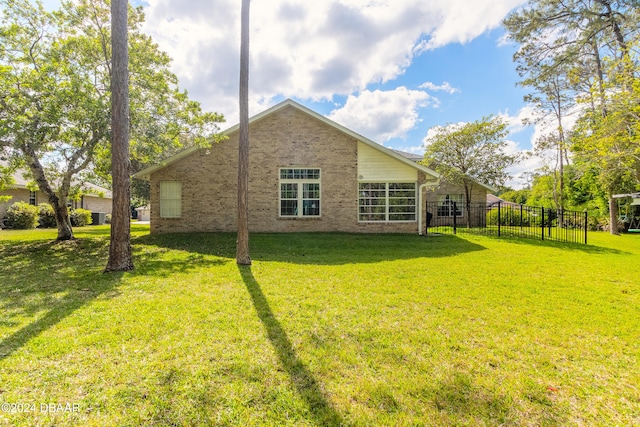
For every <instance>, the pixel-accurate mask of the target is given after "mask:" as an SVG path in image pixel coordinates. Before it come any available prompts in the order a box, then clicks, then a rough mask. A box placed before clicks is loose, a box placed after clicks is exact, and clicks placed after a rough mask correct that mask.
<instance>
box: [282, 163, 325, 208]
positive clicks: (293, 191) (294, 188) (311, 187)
mask: <svg viewBox="0 0 640 427" xmlns="http://www.w3.org/2000/svg"><path fill="white" fill-rule="evenodd" d="M280 216H282V217H293V218H300V217H303V218H304V217H318V216H320V169H293V168H291V169H280Z"/></svg>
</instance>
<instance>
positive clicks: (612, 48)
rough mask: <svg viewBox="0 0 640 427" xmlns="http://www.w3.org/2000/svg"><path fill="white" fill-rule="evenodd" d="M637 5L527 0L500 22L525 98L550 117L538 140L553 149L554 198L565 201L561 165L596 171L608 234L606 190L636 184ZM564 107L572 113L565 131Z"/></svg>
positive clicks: (639, 181)
mask: <svg viewBox="0 0 640 427" xmlns="http://www.w3.org/2000/svg"><path fill="white" fill-rule="evenodd" d="M638 6H640V4H639V3H638V0H529V2H528V3H527V5H525V7H523V8H521V9H518V10H516V11H514V12H512V13H511V14H510V15H509V16H508V17H507V18H506V19H505V20H504V25H505V28H506V29H507V32H508V35H509V37H510V39H511V40H512V41H514V42H516V43H517V44H518V45H519V48H518V51H517V52H516V54H515V55H514V60H515V62H516V64H517V70H518V72H519V73H520V76H521V77H522V81H521V82H520V84H521V85H522V86H524V87H527V88H529V89H530V90H531V92H530V94H529V95H527V97H525V100H527V101H531V102H532V104H533V105H534V106H535V107H536V108H537V110H538V112H539V115H541V116H544V115H549V114H552V115H553V116H554V117H555V119H556V122H557V128H556V129H555V130H556V131H557V133H556V135H551V136H549V135H547V136H545V139H543V140H541V142H542V143H543V144H542V148H543V149H544V148H553V149H556V150H557V151H558V159H559V166H560V167H559V168H558V169H557V170H555V171H553V174H554V175H558V174H559V178H558V179H555V181H556V184H555V185H554V186H553V191H554V192H555V193H556V194H557V196H556V204H560V206H563V205H564V203H563V200H564V199H563V197H564V193H565V189H564V188H563V182H564V171H563V164H568V163H569V161H570V160H571V161H572V162H575V164H576V165H577V166H578V173H577V174H576V169H570V170H571V172H572V173H574V176H572V177H571V178H572V179H574V178H575V177H576V176H577V177H580V176H583V177H585V179H587V180H591V179H592V178H593V173H594V172H595V173H596V174H597V179H596V180H595V182H596V183H597V184H598V186H599V187H600V190H602V192H604V193H605V194H607V197H608V199H609V223H610V224H612V226H611V227H610V229H611V231H612V232H613V233H617V227H616V226H615V223H616V222H617V218H616V216H617V215H616V203H615V202H614V200H613V198H612V195H613V194H614V193H617V192H625V191H628V190H629V188H630V187H635V188H640V187H639V186H640V172H639V171H640V156H639V155H638V150H639V147H640V138H639V135H640V134H639V133H638V131H639V130H640V128H639V125H638V123H639V122H640V115H639V114H638V105H640V96H639V93H638V79H637V74H638V71H639V67H638V65H639V64H638V46H639V43H640V8H639V7H638ZM569 110H572V111H571V113H573V114H577V115H578V116H579V119H578V125H577V126H576V128H575V129H573V131H572V132H570V133H569V134H568V133H567V132H566V131H565V126H564V124H565V120H566V118H567V116H568V114H569ZM544 143H547V146H546V147H545V146H544ZM568 151H570V152H571V155H569V154H568ZM563 160H564V161H563ZM578 179H580V178H578ZM540 182H541V181H540ZM558 184H559V188H558ZM590 185H591V182H590V183H585V185H583V186H582V187H583V188H587V187H589V186H590ZM594 191H595V189H594ZM599 192H600V191H599V190H598V193H599ZM558 201H560V203H558Z"/></svg>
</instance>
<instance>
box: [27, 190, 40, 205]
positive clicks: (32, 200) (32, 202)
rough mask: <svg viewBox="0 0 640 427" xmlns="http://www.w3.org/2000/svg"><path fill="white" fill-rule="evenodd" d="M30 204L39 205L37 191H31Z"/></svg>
mask: <svg viewBox="0 0 640 427" xmlns="http://www.w3.org/2000/svg"><path fill="white" fill-rule="evenodd" d="M29 204H30V205H33V206H36V205H37V204H38V199H37V198H36V192H35V191H29Z"/></svg>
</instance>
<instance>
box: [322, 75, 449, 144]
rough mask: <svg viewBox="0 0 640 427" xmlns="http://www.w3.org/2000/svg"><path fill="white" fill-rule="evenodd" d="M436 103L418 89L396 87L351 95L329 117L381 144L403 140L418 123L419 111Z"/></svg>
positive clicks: (435, 100)
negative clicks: (398, 139)
mask: <svg viewBox="0 0 640 427" xmlns="http://www.w3.org/2000/svg"><path fill="white" fill-rule="evenodd" d="M434 104H437V99H436V98H434V97H432V96H431V95H429V94H428V93H426V92H424V91H420V90H410V89H407V88H405V87H399V88H397V89H395V90H392V91H381V90H376V91H367V90H365V91H362V92H361V93H360V94H358V95H350V96H349V97H348V98H347V102H346V103H345V105H344V107H342V108H339V109H336V110H333V111H332V112H331V114H329V118H330V119H332V120H334V121H336V122H338V123H340V124H342V125H343V126H346V127H348V128H350V129H353V130H354V131H356V132H358V133H360V134H362V135H364V136H366V137H368V138H370V139H372V140H374V141H376V142H380V143H384V142H386V141H388V140H390V139H393V138H405V137H406V135H407V132H409V131H410V130H411V129H413V128H414V127H415V126H416V124H417V123H418V121H419V114H418V110H419V109H420V108H424V107H427V106H430V105H434Z"/></svg>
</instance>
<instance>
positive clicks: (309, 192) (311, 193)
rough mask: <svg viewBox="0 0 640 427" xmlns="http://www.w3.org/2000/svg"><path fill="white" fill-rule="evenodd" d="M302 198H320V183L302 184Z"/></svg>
mask: <svg viewBox="0 0 640 427" xmlns="http://www.w3.org/2000/svg"><path fill="white" fill-rule="evenodd" d="M302 198H303V199H319V198H320V184H303V185H302Z"/></svg>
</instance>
